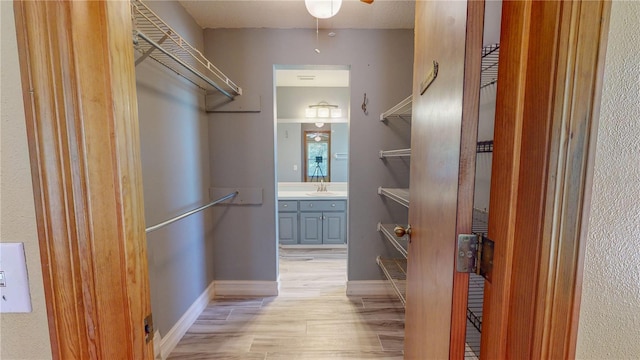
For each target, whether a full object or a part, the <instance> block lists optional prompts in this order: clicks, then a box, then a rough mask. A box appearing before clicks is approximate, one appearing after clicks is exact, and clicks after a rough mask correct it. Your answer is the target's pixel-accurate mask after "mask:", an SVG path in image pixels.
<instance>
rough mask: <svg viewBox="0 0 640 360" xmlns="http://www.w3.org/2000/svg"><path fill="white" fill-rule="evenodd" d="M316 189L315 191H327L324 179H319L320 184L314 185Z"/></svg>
mask: <svg viewBox="0 0 640 360" xmlns="http://www.w3.org/2000/svg"><path fill="white" fill-rule="evenodd" d="M316 191H317V192H326V191H327V185H325V184H324V180H320V184H318V185H317V186H316Z"/></svg>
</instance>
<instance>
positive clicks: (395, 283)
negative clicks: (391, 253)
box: [376, 256, 407, 306]
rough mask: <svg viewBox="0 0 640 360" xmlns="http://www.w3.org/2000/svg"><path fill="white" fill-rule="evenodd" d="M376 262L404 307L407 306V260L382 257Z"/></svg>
mask: <svg viewBox="0 0 640 360" xmlns="http://www.w3.org/2000/svg"><path fill="white" fill-rule="evenodd" d="M376 262H377V263H378V266H380V269H382V272H383V273H384V276H385V277H386V278H387V279H388V280H389V282H390V283H391V286H392V287H393V290H394V291H395V293H396V295H398V298H399V299H400V301H401V302H402V306H405V305H406V303H407V302H406V300H405V299H406V293H407V259H383V258H381V257H380V256H378V257H377V258H376Z"/></svg>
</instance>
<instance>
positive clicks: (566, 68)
mask: <svg viewBox="0 0 640 360" xmlns="http://www.w3.org/2000/svg"><path fill="white" fill-rule="evenodd" d="M480 6H481V4H480V3H479V2H475V1H471V2H469V3H468V4H467V3H464V2H455V3H445V4H440V3H439V2H417V5H416V31H415V43H416V47H415V64H414V88H413V90H414V107H413V126H412V144H411V147H412V159H411V191H410V213H409V221H410V224H411V226H412V229H413V232H412V234H411V243H410V246H409V258H408V274H407V281H408V286H407V308H406V328H405V331H406V335H405V356H406V357H407V358H408V359H444V358H456V359H460V358H462V357H463V354H464V323H465V321H466V319H465V313H466V311H465V310H466V309H465V308H466V288H467V281H468V280H467V277H466V275H465V274H459V273H455V272H454V265H455V261H454V256H455V242H456V238H457V235H458V234H459V233H465V232H468V231H470V227H471V226H470V225H471V214H472V194H473V184H472V181H473V168H474V159H475V131H476V129H475V124H476V121H475V117H476V116H477V91H478V90H477V89H478V84H477V79H476V78H477V76H478V74H479V55H477V54H479V51H480V50H479V49H480V47H481V39H480V41H478V32H480V33H481V25H480V24H481V19H482V9H481V8H479V7H480ZM609 7H610V3H608V2H602V1H584V2H581V1H576V2H548V1H538V2H529V1H526V2H525V1H518V2H504V3H503V11H502V18H503V20H502V21H503V23H502V30H501V39H502V40H501V58H500V64H499V68H500V71H499V78H498V95H497V98H498V100H497V111H496V125H495V129H496V133H495V143H494V159H493V170H492V172H493V175H492V183H491V208H490V216H489V237H491V238H493V239H494V240H495V242H496V246H495V258H494V268H493V280H492V282H491V283H487V284H486V287H485V288H486V291H485V307H484V322H483V324H482V350H481V358H484V359H505V358H518V359H519V358H523V359H526V358H554V359H555V358H572V357H573V355H574V352H575V340H576V333H577V323H578V320H577V316H578V314H579V300H580V283H581V278H582V257H583V253H584V232H585V230H586V219H587V214H588V208H589V205H588V199H589V192H590V178H591V175H590V174H591V169H592V162H593V154H594V149H595V147H594V146H595V145H594V144H595V129H596V128H597V127H596V124H597V121H596V119H597V117H598V108H599V96H600V90H599V89H600V87H601V79H602V69H603V59H604V49H605V47H606V33H607V29H608V18H609ZM478 19H480V20H479V21H480V24H479V23H478ZM476 56H477V58H476ZM433 60H436V61H438V63H439V65H440V66H439V69H438V77H437V78H436V80H435V81H434V82H433V84H432V85H431V86H430V87H429V88H428V89H427V90H426V91H424V94H422V95H421V93H422V90H423V89H424V87H423V84H424V83H425V82H424V80H425V78H427V74H428V73H429V71H430V67H431V64H432V61H433ZM470 66H471V67H470ZM476 69H478V72H476ZM507 344H508V346H507Z"/></svg>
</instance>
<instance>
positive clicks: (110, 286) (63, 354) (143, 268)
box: [14, 1, 153, 359]
mask: <svg viewBox="0 0 640 360" xmlns="http://www.w3.org/2000/svg"><path fill="white" fill-rule="evenodd" d="M14 12H15V19H16V33H17V38H18V52H19V58H20V64H21V66H20V72H21V77H22V92H23V99H24V106H25V115H26V124H27V138H28V145H29V155H30V163H31V174H32V179H33V189H34V201H35V208H36V220H37V228H38V238H39V244H40V254H41V260H42V271H43V277H44V279H43V282H44V291H45V300H46V307H47V314H48V322H49V333H50V339H51V348H52V356H53V358H54V359H79V358H82V359H152V358H153V345H152V344H153V343H152V342H146V341H145V327H144V324H143V320H144V318H145V317H146V316H147V315H149V314H150V313H151V306H150V300H149V284H148V268H147V256H146V237H145V225H144V209H143V199H142V173H141V165H140V145H139V133H138V117H137V110H138V108H137V101H136V84H135V70H134V65H133V64H134V62H133V47H132V45H131V34H132V32H131V20H130V19H131V14H130V7H129V3H128V2H124V1H105V2H99V1H69V2H63V1H55V2H53V1H24V2H23V1H16V2H14ZM151 336H152V334H151Z"/></svg>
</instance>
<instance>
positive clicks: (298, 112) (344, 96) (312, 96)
mask: <svg viewBox="0 0 640 360" xmlns="http://www.w3.org/2000/svg"><path fill="white" fill-rule="evenodd" d="M276 94H277V96H276V103H277V111H278V119H304V118H305V113H304V110H305V109H306V108H307V107H308V106H309V105H314V104H317V103H319V102H321V101H326V102H327V103H329V104H331V105H338V107H339V108H340V109H342V111H343V112H342V116H343V117H345V118H346V117H347V116H348V114H347V110H348V109H349V88H348V87H295V86H278V87H277V88H276Z"/></svg>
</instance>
